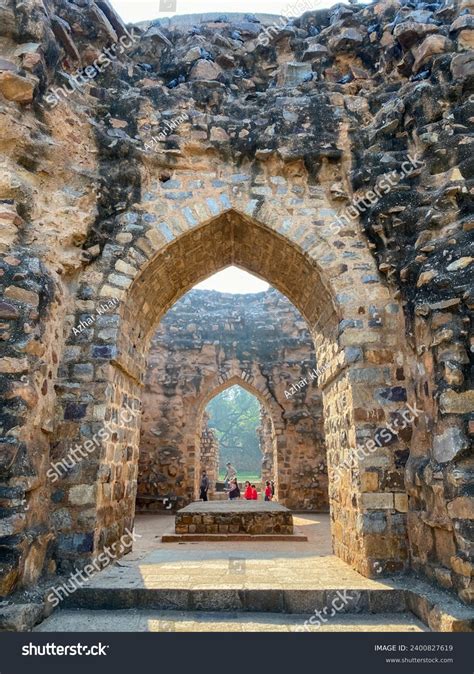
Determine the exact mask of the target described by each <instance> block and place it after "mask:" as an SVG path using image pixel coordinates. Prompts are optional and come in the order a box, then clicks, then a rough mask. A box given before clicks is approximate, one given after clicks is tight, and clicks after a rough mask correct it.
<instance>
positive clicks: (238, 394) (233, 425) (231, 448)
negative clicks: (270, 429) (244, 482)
mask: <svg viewBox="0 0 474 674" xmlns="http://www.w3.org/2000/svg"><path fill="white" fill-rule="evenodd" d="M206 411H207V413H208V414H209V426H210V427H211V428H213V429H214V430H215V432H216V435H217V439H218V440H219V469H220V472H221V474H222V472H225V464H226V463H227V461H230V462H231V463H232V464H233V465H234V466H235V467H236V469H237V472H238V473H239V474H242V473H248V474H251V475H254V476H259V475H260V473H261V462H262V452H261V449H260V441H259V437H258V435H257V428H258V426H259V425H260V403H259V401H258V400H257V398H256V397H255V396H254V395H252V394H251V393H249V392H248V391H246V390H245V389H244V388H242V387H241V386H232V387H231V388H228V389H226V390H225V391H223V392H222V393H219V395H217V396H216V397H215V398H213V399H212V400H211V401H210V403H209V404H208V406H207V408H206Z"/></svg>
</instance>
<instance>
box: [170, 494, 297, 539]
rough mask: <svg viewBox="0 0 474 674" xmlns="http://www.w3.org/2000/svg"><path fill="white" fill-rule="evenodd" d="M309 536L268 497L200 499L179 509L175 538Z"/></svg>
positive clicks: (289, 512)
mask: <svg viewBox="0 0 474 674" xmlns="http://www.w3.org/2000/svg"><path fill="white" fill-rule="evenodd" d="M191 537H192V540H248V539H251V540H255V539H263V540H287V539H289V540H307V539H306V536H297V535H295V534H294V531H293V515H292V513H291V511H290V510H288V508H285V507H284V506H282V505H280V504H279V503H273V502H271V501H270V502H266V501H245V500H235V501H208V502H207V503H204V502H202V501H198V502H195V503H191V504H190V505H188V506H186V507H185V508H182V509H181V510H179V511H178V512H177V513H176V518H175V534H174V535H173V534H168V535H165V536H163V538H162V540H163V542H165V543H166V542H173V541H176V540H183V539H185V540H191Z"/></svg>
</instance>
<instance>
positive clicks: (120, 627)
mask: <svg viewBox="0 0 474 674" xmlns="http://www.w3.org/2000/svg"><path fill="white" fill-rule="evenodd" d="M309 617H310V616H309V615H308V614H298V613H292V614H288V613H230V612H229V613H227V612H222V611H220V612H205V611H199V612H198V611H196V612H187V611H153V610H136V609H128V610H122V611H117V610H116V611H90V610H89V611H87V610H71V609H69V610H58V611H56V612H55V613H54V614H53V615H51V616H50V617H49V618H47V619H46V620H45V621H44V622H42V623H41V624H40V625H38V626H37V627H35V629H34V630H33V631H35V632H301V631H306V629H305V622H306V626H307V628H308V631H311V632H429V631H430V630H429V629H428V628H427V627H426V625H424V624H423V623H422V622H420V621H419V620H418V619H417V618H415V616H413V614H411V613H395V614H394V613H379V614H377V615H347V614H346V615H335V616H333V617H331V618H328V619H327V622H325V623H324V622H321V623H320V625H316V624H310V623H308V622H307V621H308V619H309ZM313 623H314V620H313Z"/></svg>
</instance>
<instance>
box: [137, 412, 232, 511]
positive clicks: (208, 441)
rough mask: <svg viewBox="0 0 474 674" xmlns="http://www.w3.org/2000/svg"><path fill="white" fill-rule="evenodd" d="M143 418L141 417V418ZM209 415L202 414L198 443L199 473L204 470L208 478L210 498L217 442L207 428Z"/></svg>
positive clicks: (215, 477)
mask: <svg viewBox="0 0 474 674" xmlns="http://www.w3.org/2000/svg"><path fill="white" fill-rule="evenodd" d="M142 418H143V417H142ZM208 422H209V415H208V414H207V413H206V412H204V413H203V418H202V423H201V440H200V442H199V455H200V457H201V461H200V471H203V470H205V471H206V474H207V477H208V478H209V483H210V484H209V496H210V497H211V498H212V496H213V495H214V492H215V490H216V482H217V480H218V478H219V441H218V440H217V436H216V434H215V432H214V430H213V429H212V428H209V425H208ZM140 484H141V480H140V473H139V474H138V486H137V497H138V494H139V493H140Z"/></svg>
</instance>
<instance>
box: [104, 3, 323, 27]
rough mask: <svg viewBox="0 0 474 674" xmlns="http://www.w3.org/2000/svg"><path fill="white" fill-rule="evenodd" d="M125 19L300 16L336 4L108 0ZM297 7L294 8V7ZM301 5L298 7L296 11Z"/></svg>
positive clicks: (132, 20) (134, 20)
mask: <svg viewBox="0 0 474 674" xmlns="http://www.w3.org/2000/svg"><path fill="white" fill-rule="evenodd" d="M111 2H112V5H113V6H114V8H115V9H116V10H117V12H118V13H119V14H120V16H121V17H122V19H123V20H124V21H126V22H136V21H146V20H149V19H159V18H160V17H162V18H164V17H168V16H175V15H176V14H206V13H208V12H219V13H220V14H225V13H226V12H249V13H252V12H258V13H260V14H283V15H285V16H294V15H296V16H299V15H300V14H303V13H304V12H305V11H309V10H311V9H322V8H323V7H330V6H331V5H334V4H336V0H257V1H256V0H111ZM293 8H296V9H293ZM300 8H301V11H299V10H300Z"/></svg>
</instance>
